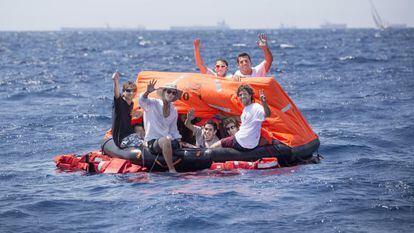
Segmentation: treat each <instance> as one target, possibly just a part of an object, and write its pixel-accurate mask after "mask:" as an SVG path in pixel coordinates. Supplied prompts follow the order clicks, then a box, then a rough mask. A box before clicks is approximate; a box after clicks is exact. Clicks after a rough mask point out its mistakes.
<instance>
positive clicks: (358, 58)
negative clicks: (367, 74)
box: [337, 55, 388, 63]
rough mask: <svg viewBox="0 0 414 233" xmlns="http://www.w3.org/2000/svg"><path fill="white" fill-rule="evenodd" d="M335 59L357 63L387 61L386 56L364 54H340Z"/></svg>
mask: <svg viewBox="0 0 414 233" xmlns="http://www.w3.org/2000/svg"><path fill="white" fill-rule="evenodd" d="M337 60H339V61H344V62H346V61H352V62H357V63H371V62H386V61H388V57H386V56H382V57H365V56H352V55H348V56H342V57H338V58H337Z"/></svg>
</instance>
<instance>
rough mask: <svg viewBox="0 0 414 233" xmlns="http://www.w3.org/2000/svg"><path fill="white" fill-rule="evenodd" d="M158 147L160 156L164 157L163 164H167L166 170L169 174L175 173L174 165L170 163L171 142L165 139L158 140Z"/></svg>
mask: <svg viewBox="0 0 414 233" xmlns="http://www.w3.org/2000/svg"><path fill="white" fill-rule="evenodd" d="M158 143H159V146H160V147H161V150H162V154H163V156H164V159H165V162H166V163H167V166H168V169H169V171H170V172H173V173H175V172H177V171H175V168H174V164H173V161H172V147H171V140H170V139H168V138H165V137H162V138H160V139H158Z"/></svg>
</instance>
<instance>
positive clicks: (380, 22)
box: [369, 0, 387, 30]
mask: <svg viewBox="0 0 414 233" xmlns="http://www.w3.org/2000/svg"><path fill="white" fill-rule="evenodd" d="M369 2H370V3H371V13H372V18H373V19H374V23H375V26H376V27H377V28H379V29H382V30H384V29H386V28H387V25H386V24H385V23H384V21H383V20H382V19H381V16H380V15H379V14H378V11H377V9H376V8H375V6H374V3H373V2H372V0H370V1H369Z"/></svg>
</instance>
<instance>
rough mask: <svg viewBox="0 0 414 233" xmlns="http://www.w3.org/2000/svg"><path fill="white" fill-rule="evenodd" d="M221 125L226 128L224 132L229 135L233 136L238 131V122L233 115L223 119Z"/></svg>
mask: <svg viewBox="0 0 414 233" xmlns="http://www.w3.org/2000/svg"><path fill="white" fill-rule="evenodd" d="M223 126H224V129H225V130H226V133H227V134H228V135H230V136H234V135H235V134H236V133H237V131H239V123H238V122H237V120H236V119H235V118H234V117H229V118H226V119H224V121H223Z"/></svg>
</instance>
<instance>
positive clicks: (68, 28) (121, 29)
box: [60, 24, 146, 32]
mask: <svg viewBox="0 0 414 233" xmlns="http://www.w3.org/2000/svg"><path fill="white" fill-rule="evenodd" d="M60 30H61V31H81V32H82V31H144V30H146V29H145V27H144V26H136V27H115V28H114V27H110V26H109V24H107V25H106V27H61V28H60Z"/></svg>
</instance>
